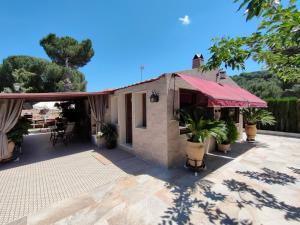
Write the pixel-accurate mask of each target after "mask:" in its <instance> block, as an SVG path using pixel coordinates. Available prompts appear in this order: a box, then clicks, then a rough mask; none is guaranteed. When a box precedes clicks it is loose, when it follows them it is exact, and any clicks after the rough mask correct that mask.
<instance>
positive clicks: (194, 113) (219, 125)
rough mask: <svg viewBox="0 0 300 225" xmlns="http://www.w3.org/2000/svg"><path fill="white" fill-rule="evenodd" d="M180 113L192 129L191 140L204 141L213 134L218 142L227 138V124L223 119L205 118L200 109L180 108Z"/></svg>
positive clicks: (187, 125)
mask: <svg viewBox="0 0 300 225" xmlns="http://www.w3.org/2000/svg"><path fill="white" fill-rule="evenodd" d="M179 113H180V115H181V117H182V119H183V120H184V122H185V125H186V127H187V128H188V129H189V130H190V132H191V133H190V134H188V137H189V141H191V142H200V143H203V142H204V141H205V139H206V138H207V137H209V136H213V137H214V138H215V139H216V140H217V142H220V141H221V140H224V139H226V138H227V137H226V126H225V123H224V122H222V121H212V120H206V119H203V116H202V115H201V112H199V110H197V109H194V110H180V112H179Z"/></svg>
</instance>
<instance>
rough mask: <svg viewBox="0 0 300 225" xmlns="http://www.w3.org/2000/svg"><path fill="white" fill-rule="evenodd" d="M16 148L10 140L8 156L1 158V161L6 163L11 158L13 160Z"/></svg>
mask: <svg viewBox="0 0 300 225" xmlns="http://www.w3.org/2000/svg"><path fill="white" fill-rule="evenodd" d="M15 146H16V144H15V142H13V141H10V140H9V141H8V146H7V152H8V154H7V155H6V156H5V157H4V158H0V161H6V160H9V159H10V158H12V156H13V153H14V149H15Z"/></svg>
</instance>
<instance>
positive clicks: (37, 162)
mask: <svg viewBox="0 0 300 225" xmlns="http://www.w3.org/2000/svg"><path fill="white" fill-rule="evenodd" d="M48 140H49V135H47V134H42V135H30V136H27V137H26V138H25V141H24V147H23V152H24V153H23V155H22V157H21V160H20V161H19V162H13V163H7V164H4V165H0V181H1V182H0V224H6V223H8V222H10V221H13V220H15V219H18V218H20V217H23V216H25V215H28V214H31V213H33V212H36V211H38V210H40V209H42V208H45V207H48V206H50V205H51V204H52V203H54V202H58V201H61V200H63V199H66V198H70V197H74V196H77V195H78V194H81V193H85V192H89V191H91V190H93V189H94V188H96V187H98V186H100V185H104V184H107V183H109V182H112V181H114V180H116V179H118V178H120V177H124V176H127V173H126V172H124V171H123V170H122V169H121V167H117V166H115V165H113V163H111V162H110V161H108V160H107V159H105V157H103V156H102V155H99V154H98V153H97V152H96V151H94V150H93V149H94V147H93V146H92V145H91V144H88V143H86V144H82V143H73V144H70V145H69V146H67V147H65V146H64V145H62V144H57V146H56V147H55V148H53V147H52V145H51V144H50V143H49V141H48ZM101 152H104V155H105V154H109V157H110V159H111V160H112V161H115V162H116V163H123V164H125V166H126V165H128V166H130V164H131V163H132V164H135V165H136V168H132V169H135V170H139V169H144V167H146V166H147V164H146V163H144V162H143V161H141V160H138V159H137V158H136V157H134V156H133V155H131V154H128V153H126V152H123V151H120V150H114V151H113V152H112V151H110V152H108V150H106V151H103V150H102V151H101Z"/></svg>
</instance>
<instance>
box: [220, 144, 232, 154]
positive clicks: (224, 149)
mask: <svg viewBox="0 0 300 225" xmlns="http://www.w3.org/2000/svg"><path fill="white" fill-rule="evenodd" d="M218 150H219V151H221V152H224V153H227V152H228V151H230V144H218Z"/></svg>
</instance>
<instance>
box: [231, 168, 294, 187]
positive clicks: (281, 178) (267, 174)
mask: <svg viewBox="0 0 300 225" xmlns="http://www.w3.org/2000/svg"><path fill="white" fill-rule="evenodd" d="M262 170H263V172H255V171H236V173H238V174H241V175H243V176H246V177H249V178H250V179H255V180H258V181H262V182H265V183H267V184H271V185H272V184H279V185H288V184H290V183H292V184H295V183H296V181H297V179H296V178H295V177H293V176H290V175H288V174H286V173H282V172H278V171H275V170H271V169H268V168H262Z"/></svg>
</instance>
